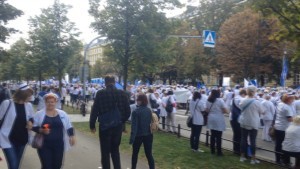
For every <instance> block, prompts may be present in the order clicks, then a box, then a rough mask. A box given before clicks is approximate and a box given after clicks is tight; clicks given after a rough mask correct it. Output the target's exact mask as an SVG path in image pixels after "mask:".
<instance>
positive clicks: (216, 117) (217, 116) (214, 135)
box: [206, 89, 229, 156]
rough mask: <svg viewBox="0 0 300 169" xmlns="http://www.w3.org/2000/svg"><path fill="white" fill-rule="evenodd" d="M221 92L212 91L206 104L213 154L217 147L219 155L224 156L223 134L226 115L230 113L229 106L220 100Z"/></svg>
mask: <svg viewBox="0 0 300 169" xmlns="http://www.w3.org/2000/svg"><path fill="white" fill-rule="evenodd" d="M220 96H221V93H220V90H218V89H217V90H216V89H214V90H212V91H211V94H210V96H209V97H208V99H207V102H206V111H207V112H208V120H207V128H208V129H210V132H211V136H210V150H211V154H215V148H216V147H217V155H218V156H222V155H223V153H222V134H223V131H225V130H226V123H225V117H224V114H225V113H229V111H228V109H227V106H226V104H225V102H224V100H223V99H222V98H220Z"/></svg>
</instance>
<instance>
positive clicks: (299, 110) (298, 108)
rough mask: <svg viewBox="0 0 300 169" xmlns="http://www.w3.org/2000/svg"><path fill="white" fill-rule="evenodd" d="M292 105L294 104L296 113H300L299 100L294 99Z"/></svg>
mask: <svg viewBox="0 0 300 169" xmlns="http://www.w3.org/2000/svg"><path fill="white" fill-rule="evenodd" d="M294 106H295V110H296V114H297V115H300V100H295V101H294Z"/></svg>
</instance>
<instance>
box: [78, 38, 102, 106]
mask: <svg viewBox="0 0 300 169" xmlns="http://www.w3.org/2000/svg"><path fill="white" fill-rule="evenodd" d="M101 37H103V36H98V37H96V38H94V39H93V40H91V41H90V43H89V44H88V45H86V47H85V48H84V58H83V70H82V81H83V99H84V100H85V93H86V83H85V78H86V77H85V72H86V70H85V67H86V63H87V61H86V54H87V51H88V49H89V48H90V46H91V44H92V43H93V42H94V41H95V40H97V39H100V38H101Z"/></svg>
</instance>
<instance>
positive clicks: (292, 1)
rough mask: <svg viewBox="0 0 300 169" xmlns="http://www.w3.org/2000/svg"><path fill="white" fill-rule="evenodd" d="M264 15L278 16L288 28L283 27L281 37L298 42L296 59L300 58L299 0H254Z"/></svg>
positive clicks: (279, 34)
mask: <svg viewBox="0 0 300 169" xmlns="http://www.w3.org/2000/svg"><path fill="white" fill-rule="evenodd" d="M252 3H253V4H254V6H255V7H256V9H258V10H259V11H261V12H262V13H263V14H264V16H276V17H277V18H278V19H279V20H280V22H281V23H282V25H283V26H284V27H285V28H286V29H281V30H280V31H279V32H278V33H277V36H278V37H279V38H280V39H283V40H288V41H291V42H296V44H297V53H295V59H297V58H298V59H299V58H300V48H299V47H300V33H299V32H300V2H299V0H286V1H283V0H272V1H271V0H264V1H253V2H252Z"/></svg>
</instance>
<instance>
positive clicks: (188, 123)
mask: <svg viewBox="0 0 300 169" xmlns="http://www.w3.org/2000/svg"><path fill="white" fill-rule="evenodd" d="M198 103H199V100H198V101H197V103H196V105H195V108H194V111H195V110H196V108H197V105H198ZM186 125H187V127H189V128H191V127H192V126H193V116H188V118H187V119H186Z"/></svg>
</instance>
